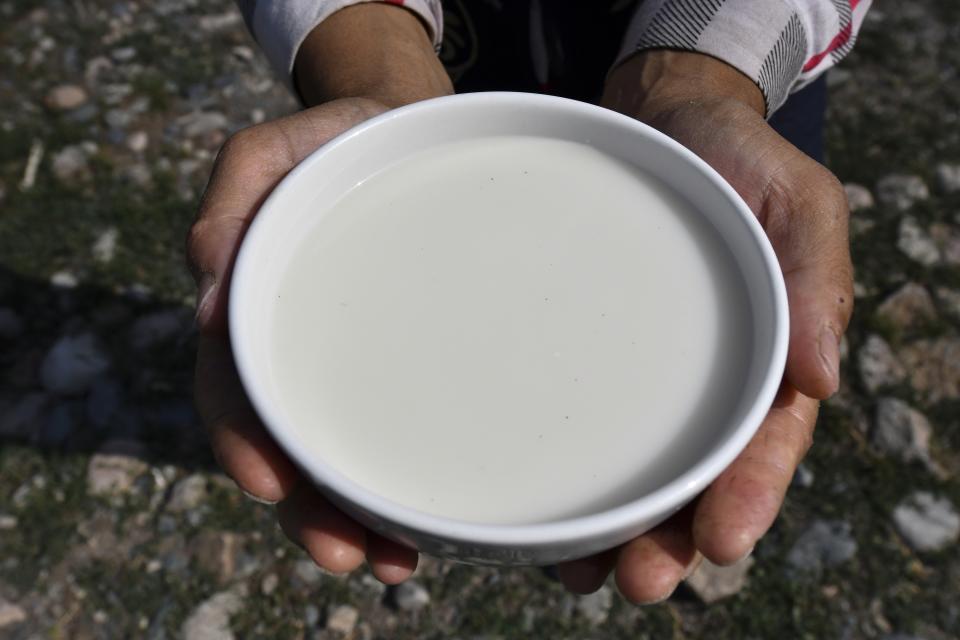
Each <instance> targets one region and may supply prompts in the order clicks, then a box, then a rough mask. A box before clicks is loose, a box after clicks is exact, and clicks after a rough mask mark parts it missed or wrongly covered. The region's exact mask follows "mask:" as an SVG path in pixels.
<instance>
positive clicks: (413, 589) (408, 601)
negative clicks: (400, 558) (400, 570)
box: [393, 580, 430, 611]
mask: <svg viewBox="0 0 960 640" xmlns="http://www.w3.org/2000/svg"><path fill="white" fill-rule="evenodd" d="M393 599H394V602H396V603H397V608H399V609H400V610H402V611H419V610H421V609H423V608H424V607H426V606H427V605H428V604H430V593H429V592H428V591H427V590H426V589H424V588H423V585H421V584H420V583H419V582H417V581H416V580H407V581H406V582H401V583H400V584H398V585H397V586H396V588H395V589H394V591H393Z"/></svg>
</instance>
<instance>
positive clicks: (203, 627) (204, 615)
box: [181, 591, 243, 640]
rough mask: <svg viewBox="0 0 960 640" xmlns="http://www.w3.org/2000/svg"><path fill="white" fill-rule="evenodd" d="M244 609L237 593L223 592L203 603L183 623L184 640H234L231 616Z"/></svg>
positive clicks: (241, 599)
mask: <svg viewBox="0 0 960 640" xmlns="http://www.w3.org/2000/svg"><path fill="white" fill-rule="evenodd" d="M242 607H243V598H242V597H241V596H240V594H239V593H237V592H236V591H222V592H220V593H218V594H216V595H214V596H212V597H211V598H209V599H207V600H205V601H203V602H202V603H201V604H200V605H199V606H198V607H197V608H196V609H194V610H193V612H192V613H191V614H190V616H189V617H187V619H186V621H184V623H183V628H182V630H181V634H182V637H183V640H233V638H234V635H233V632H232V631H231V630H230V616H232V615H234V614H236V613H238V612H239V611H240V609H241V608H242Z"/></svg>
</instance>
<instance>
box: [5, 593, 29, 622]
mask: <svg viewBox="0 0 960 640" xmlns="http://www.w3.org/2000/svg"><path fill="white" fill-rule="evenodd" d="M26 619H27V612H26V611H24V610H23V607H21V606H20V605H17V604H14V603H12V602H7V601H6V600H4V599H3V598H2V597H0V629H3V628H4V627H9V626H11V625H14V624H19V623H21V622H25V621H26Z"/></svg>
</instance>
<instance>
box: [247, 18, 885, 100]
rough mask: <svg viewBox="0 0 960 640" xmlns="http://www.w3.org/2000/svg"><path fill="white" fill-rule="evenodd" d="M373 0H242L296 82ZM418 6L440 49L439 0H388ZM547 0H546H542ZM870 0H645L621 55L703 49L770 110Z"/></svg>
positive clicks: (835, 46) (856, 25)
mask: <svg viewBox="0 0 960 640" xmlns="http://www.w3.org/2000/svg"><path fill="white" fill-rule="evenodd" d="M369 1H371V0H237V4H238V5H239V6H240V9H241V11H242V12H243V15H244V18H245V20H246V22H247V25H248V26H249V28H250V31H251V33H252V34H253V36H254V38H256V40H257V42H258V43H259V44H260V46H261V47H262V48H263V51H264V53H265V54H266V56H267V58H268V59H269V61H270V63H271V65H272V66H273V68H274V69H275V70H276V71H277V73H278V74H280V75H281V76H282V77H283V78H284V79H285V80H286V82H287V83H288V86H292V84H291V81H290V78H291V72H292V70H293V63H294V60H295V58H296V54H297V50H298V49H299V48H300V45H301V44H302V42H303V40H304V39H305V38H306V37H307V35H308V34H309V33H310V31H311V30H312V29H313V28H314V27H316V26H317V25H318V24H320V22H321V21H323V20H324V19H326V18H327V17H328V16H330V15H331V14H333V13H334V12H336V11H338V10H340V9H342V8H344V7H347V6H350V5H354V4H359V3H360V2H369ZM388 1H389V3H390V4H394V5H399V6H403V7H404V8H406V9H408V10H410V11H412V12H414V13H415V14H416V15H417V16H419V17H420V19H421V20H422V21H423V23H424V24H425V25H426V26H427V28H428V29H429V31H430V36H431V38H432V40H433V43H434V46H435V47H436V48H437V50H439V48H440V45H441V43H442V41H443V6H442V3H441V0H388ZM541 1H546V0H541ZM871 1H872V0H645V1H644V2H641V3H640V4H639V7H638V8H637V10H636V11H635V13H634V16H633V19H632V21H631V23H630V26H629V28H628V29H627V32H626V36H625V37H624V39H623V42H622V47H621V49H620V55H619V56H618V58H617V61H618V62H619V61H622V60H624V59H626V58H627V57H628V56H630V55H632V54H633V53H635V52H636V51H639V50H646V49H663V48H667V49H679V50H686V51H697V52H700V53H705V54H708V55H711V56H713V57H716V58H718V59H720V60H723V61H724V62H727V63H728V64H730V65H732V66H733V67H735V68H737V69H739V70H740V71H741V72H743V73H744V74H745V75H746V76H747V77H749V78H751V79H752V80H753V81H754V82H756V83H757V85H758V86H759V87H760V89H761V91H762V92H763V95H764V99H765V101H766V105H767V115H768V116H769V115H771V114H773V112H774V111H776V110H777V109H778V108H779V107H780V106H781V105H782V104H783V103H784V102H785V101H786V99H787V97H788V96H789V95H790V94H791V93H793V92H795V91H797V90H799V89H801V88H803V87H804V86H806V85H807V84H809V83H810V82H811V81H812V80H814V79H815V78H817V76H819V75H820V74H822V73H823V72H824V71H826V70H827V69H829V68H830V67H831V66H833V65H835V64H836V63H837V62H839V61H840V60H841V59H842V58H843V57H844V56H845V55H846V54H847V53H849V52H850V50H851V49H852V48H853V45H854V42H855V41H856V36H857V32H858V31H859V29H860V26H861V24H862V23H863V20H864V16H865V15H866V13H867V10H868V9H869V7H870V4H871Z"/></svg>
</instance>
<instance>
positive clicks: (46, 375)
mask: <svg viewBox="0 0 960 640" xmlns="http://www.w3.org/2000/svg"><path fill="white" fill-rule="evenodd" d="M109 368H110V357H109V355H108V354H107V352H106V351H104V349H103V348H102V347H101V346H100V343H99V341H98V340H97V338H96V337H95V336H94V335H93V334H91V333H82V334H80V335H76V336H63V337H61V338H60V339H59V340H57V341H56V342H55V343H54V345H53V346H52V347H51V348H50V351H48V352H47V355H46V357H45V358H44V360H43V364H42V365H41V367H40V379H41V381H42V382H43V386H44V388H46V389H47V390H48V391H52V392H53V393H57V394H62V395H69V394H78V393H83V392H85V391H87V390H88V389H90V387H91V386H93V383H94V381H96V379H97V378H98V377H100V376H101V375H103V374H104V373H106V372H107V370H108V369H109Z"/></svg>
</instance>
